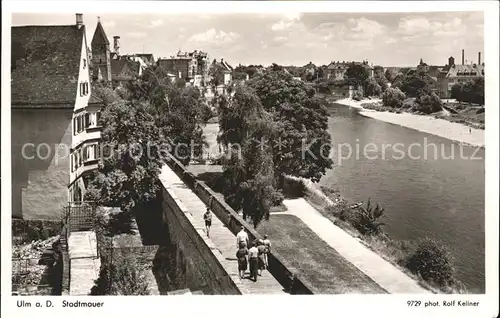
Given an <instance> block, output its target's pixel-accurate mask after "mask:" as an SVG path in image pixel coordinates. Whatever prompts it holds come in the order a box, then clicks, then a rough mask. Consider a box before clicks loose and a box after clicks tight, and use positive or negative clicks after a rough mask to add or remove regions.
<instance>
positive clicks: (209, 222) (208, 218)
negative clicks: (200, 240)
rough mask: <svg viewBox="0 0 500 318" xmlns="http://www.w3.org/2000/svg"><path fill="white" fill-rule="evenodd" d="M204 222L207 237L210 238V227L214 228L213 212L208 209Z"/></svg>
mask: <svg viewBox="0 0 500 318" xmlns="http://www.w3.org/2000/svg"><path fill="white" fill-rule="evenodd" d="M203 220H205V228H206V229H207V236H208V237H210V227H211V226H212V212H210V209H209V208H208V207H207V211H206V212H205V214H203Z"/></svg>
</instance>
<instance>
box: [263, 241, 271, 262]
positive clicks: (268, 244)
mask: <svg viewBox="0 0 500 318" xmlns="http://www.w3.org/2000/svg"><path fill="white" fill-rule="evenodd" d="M264 246H265V247H266V253H265V254H264V261H265V265H266V269H267V270H269V258H268V257H267V256H268V254H269V253H271V241H270V240H269V239H268V236H267V234H266V235H264Z"/></svg>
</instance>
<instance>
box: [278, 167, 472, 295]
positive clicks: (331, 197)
mask: <svg viewBox="0 0 500 318" xmlns="http://www.w3.org/2000/svg"><path fill="white" fill-rule="evenodd" d="M287 179H289V180H295V181H302V182H303V184H304V185H305V188H306V191H305V196H304V197H303V198H304V199H305V200H306V201H307V203H308V204H310V205H311V206H312V207H313V208H314V209H315V210H316V211H318V212H319V213H320V214H321V215H323V216H324V217H325V218H326V219H328V220H329V221H328V222H329V223H331V224H332V226H335V227H336V228H338V229H339V230H340V229H341V231H344V232H345V233H346V234H348V235H349V236H350V237H352V238H353V239H355V240H356V241H358V242H359V243H361V244H362V245H364V246H365V247H366V248H368V249H369V250H371V251H373V252H374V253H376V254H377V255H378V256H379V257H381V258H382V259H384V260H385V261H387V262H389V263H390V264H392V266H393V267H395V268H396V269H398V270H399V271H401V272H402V273H404V274H405V275H406V276H407V277H409V278H411V279H412V280H414V281H415V282H417V283H418V285H420V287H422V288H424V289H426V290H428V291H431V292H432V293H436V294H441V293H445V294H463V293H467V288H466V287H465V285H463V284H462V283H461V282H459V281H456V280H455V283H454V284H453V285H452V286H446V287H445V286H437V285H436V284H434V283H430V282H428V281H426V280H424V279H423V278H422V277H421V276H420V275H416V274H414V273H412V272H411V271H410V270H409V269H408V268H407V267H406V265H405V264H406V260H407V259H408V258H409V257H410V256H411V255H412V254H413V253H414V252H415V249H416V248H417V244H418V243H419V242H420V241H419V240H416V241H399V240H395V239H392V238H390V237H389V236H388V235H387V234H386V233H384V232H382V233H380V234H378V235H363V234H362V233H361V232H360V231H359V230H358V229H357V228H356V227H355V226H354V224H353V223H351V222H350V221H349V219H350V218H349V217H348V215H349V214H351V213H352V211H354V210H353V208H354V206H356V205H357V204H352V203H349V202H347V201H346V200H345V199H344V198H343V197H342V196H341V195H340V193H339V192H338V191H336V190H334V189H333V188H329V187H323V186H319V185H318V184H315V183H313V182H310V180H308V179H304V178H298V177H292V176H287ZM325 198H327V199H325ZM332 203H333V204H332ZM290 212H293V211H291V210H290V208H288V212H287V213H290ZM342 215H344V216H345V217H347V218H345V217H343V216H342ZM325 226H326V225H325ZM330 232H331V230H330ZM329 235H330V234H329ZM358 260H359V259H358ZM359 265H360V266H364V265H363V264H359ZM369 276H370V275H369ZM371 276H373V275H371ZM375 281H377V280H376V279H375Z"/></svg>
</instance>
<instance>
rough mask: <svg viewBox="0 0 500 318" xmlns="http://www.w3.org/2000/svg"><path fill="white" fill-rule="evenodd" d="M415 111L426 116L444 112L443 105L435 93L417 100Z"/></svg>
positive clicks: (424, 95)
mask: <svg viewBox="0 0 500 318" xmlns="http://www.w3.org/2000/svg"><path fill="white" fill-rule="evenodd" d="M414 110H416V111H420V112H422V113H425V114H432V113H435V112H438V111H441V110H443V103H442V102H441V99H440V98H439V96H437V95H436V94H435V93H431V94H430V95H427V94H423V95H421V96H419V97H418V98H417V99H416V100H415V107H414Z"/></svg>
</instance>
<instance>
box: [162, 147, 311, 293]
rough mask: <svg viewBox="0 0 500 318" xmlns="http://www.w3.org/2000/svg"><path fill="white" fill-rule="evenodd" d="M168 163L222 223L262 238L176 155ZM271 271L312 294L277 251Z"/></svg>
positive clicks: (284, 282)
mask: <svg viewBox="0 0 500 318" xmlns="http://www.w3.org/2000/svg"><path fill="white" fill-rule="evenodd" d="M167 163H168V165H169V166H170V168H171V169H172V170H173V171H175V173H176V174H177V175H178V176H179V178H181V179H182V180H183V181H184V183H185V184H186V185H187V186H188V187H189V188H190V189H191V190H193V191H194V193H196V195H198V197H199V198H200V199H201V200H202V201H203V203H205V204H206V205H207V206H209V207H210V209H211V210H212V212H213V213H214V214H215V215H216V216H217V218H219V219H220V220H221V221H222V223H223V224H224V225H225V226H226V227H227V228H228V229H229V230H230V231H231V232H232V233H233V234H235V235H236V233H237V232H238V231H239V230H240V228H241V226H244V227H245V229H246V231H247V233H248V236H249V239H250V240H254V239H260V238H262V237H261V236H260V235H259V234H258V233H257V232H256V231H255V230H254V228H253V227H251V226H250V225H249V224H248V223H247V222H246V221H244V220H243V218H241V217H240V216H239V215H238V213H236V212H235V211H234V210H233V209H232V208H231V207H230V206H229V205H228V204H227V203H226V202H224V201H223V200H220V199H219V198H217V196H216V195H215V192H214V191H213V190H212V189H210V188H209V187H208V186H207V185H206V184H205V182H203V181H199V180H196V177H195V176H194V174H192V173H190V172H188V171H187V169H186V168H185V167H184V166H183V165H182V164H181V163H180V162H179V161H178V160H176V159H175V158H174V157H172V156H169V160H168V162H167ZM268 260H269V272H270V273H271V274H272V275H273V276H274V277H275V278H276V280H277V281H278V282H279V283H280V284H281V285H283V286H285V287H286V288H288V291H289V292H290V293H292V294H312V293H313V292H312V290H313V289H312V287H311V286H308V284H306V283H305V282H303V281H302V280H301V279H300V277H299V276H298V275H296V274H295V273H294V270H293V268H290V267H289V266H287V264H286V262H285V261H284V260H283V258H282V257H281V256H280V255H279V254H278V253H276V252H272V253H271V254H270V255H269V258H268Z"/></svg>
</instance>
